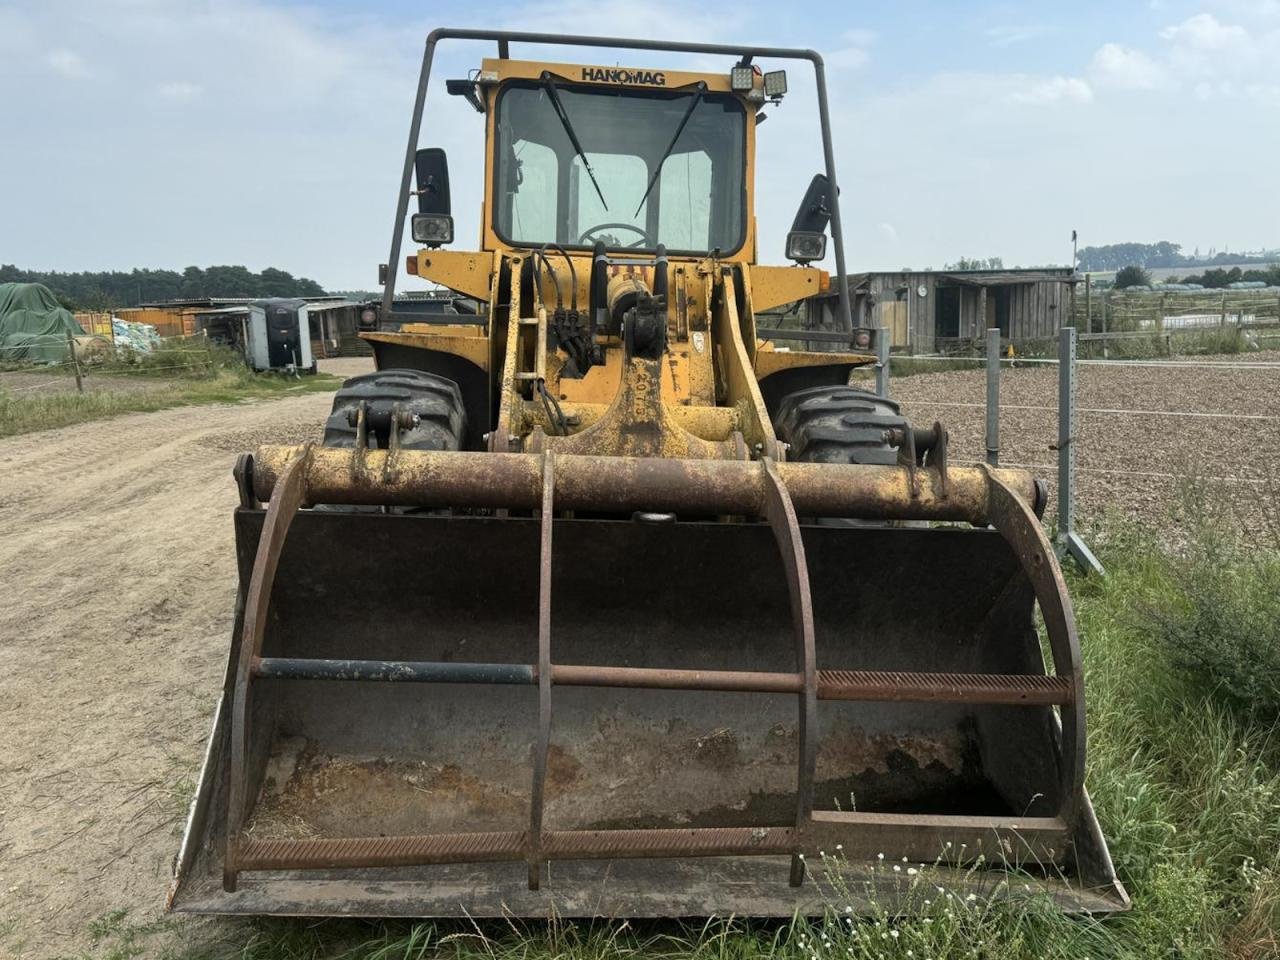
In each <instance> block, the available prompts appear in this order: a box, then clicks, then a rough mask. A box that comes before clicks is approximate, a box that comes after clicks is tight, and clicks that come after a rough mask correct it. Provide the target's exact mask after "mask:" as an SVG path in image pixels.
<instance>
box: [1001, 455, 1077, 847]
mask: <svg viewBox="0 0 1280 960" xmlns="http://www.w3.org/2000/svg"><path fill="white" fill-rule="evenodd" d="M984 469H986V470H989V471H990V472H991V475H992V485H991V525H992V526H994V527H995V528H996V530H997V531H999V533H1000V535H1001V536H1002V537H1004V539H1005V541H1006V542H1007V543H1008V544H1009V546H1010V548H1011V549H1012V550H1013V554H1014V556H1016V557H1017V558H1018V562H1019V564H1020V565H1021V566H1022V569H1023V572H1024V573H1025V574H1026V575H1027V578H1028V579H1029V580H1030V581H1031V588H1032V590H1033V591H1034V592H1035V595H1036V602H1037V603H1038V604H1039V605H1040V615H1041V618H1042V619H1043V620H1044V626H1045V632H1046V633H1047V634H1048V639H1049V651H1050V653H1051V654H1052V656H1053V668H1054V673H1056V674H1057V675H1058V676H1059V677H1063V678H1066V679H1067V680H1069V681H1070V683H1071V701H1070V702H1069V703H1064V704H1062V705H1061V707H1060V708H1059V709H1060V715H1061V723H1062V750H1061V753H1062V760H1061V763H1060V765H1059V776H1060V778H1061V784H1062V790H1061V792H1062V808H1061V810H1060V811H1059V815H1060V816H1061V817H1062V818H1063V819H1064V820H1066V821H1067V822H1068V823H1074V822H1075V819H1074V818H1075V815H1076V812H1077V811H1078V810H1079V809H1080V806H1081V804H1082V803H1083V801H1084V763H1085V737H1084V717H1085V709H1084V674H1083V670H1082V669H1081V666H1080V640H1079V637H1078V636H1077V635H1076V621H1075V611H1074V609H1073V608H1072V605H1071V598H1070V596H1068V594H1067V583H1066V580H1065V579H1064V577H1063V575H1062V567H1060V566H1059V565H1058V560H1057V557H1056V556H1055V555H1054V552H1053V545H1052V544H1050V543H1049V539H1048V537H1046V536H1045V532H1044V528H1043V527H1041V526H1040V523H1039V521H1038V520H1036V517H1035V514H1033V513H1032V512H1031V510H1030V509H1028V507H1027V505H1026V502H1025V501H1023V500H1021V499H1020V498H1019V497H1018V496H1016V495H1015V494H1014V492H1013V491H1012V490H1010V489H1009V488H1008V487H1007V486H1005V485H1004V484H1003V483H1002V482H1001V481H1000V479H999V477H998V476H997V475H996V474H997V473H998V471H996V470H995V469H993V468H991V467H986V468H984Z"/></svg>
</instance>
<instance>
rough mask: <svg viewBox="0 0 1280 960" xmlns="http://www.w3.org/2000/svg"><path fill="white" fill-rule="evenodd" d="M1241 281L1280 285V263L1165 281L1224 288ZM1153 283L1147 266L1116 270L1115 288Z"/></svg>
mask: <svg viewBox="0 0 1280 960" xmlns="http://www.w3.org/2000/svg"><path fill="white" fill-rule="evenodd" d="M1241 281H1244V282H1247V283H1265V284H1266V285H1267V286H1269V287H1280V263H1273V264H1271V265H1270V266H1269V267H1267V268H1266V269H1265V270H1242V269H1241V268H1240V267H1232V268H1231V269H1230V270H1223V269H1221V268H1215V269H1213V270H1206V271H1205V272H1204V273H1192V274H1189V275H1187V276H1185V277H1173V276H1171V277H1168V278H1167V279H1166V280H1165V283H1197V284H1199V285H1200V286H1202V287H1208V288H1211V289H1222V288H1225V287H1227V286H1228V285H1230V284H1233V283H1239V282H1241ZM1150 283H1151V274H1149V273H1148V272H1147V270H1146V268H1145V267H1140V266H1138V265H1137V264H1130V265H1129V266H1127V267H1121V268H1120V269H1119V270H1117V271H1116V279H1115V284H1114V286H1115V288H1116V289H1117V290H1125V289H1127V288H1129V287H1144V286H1148V285H1150Z"/></svg>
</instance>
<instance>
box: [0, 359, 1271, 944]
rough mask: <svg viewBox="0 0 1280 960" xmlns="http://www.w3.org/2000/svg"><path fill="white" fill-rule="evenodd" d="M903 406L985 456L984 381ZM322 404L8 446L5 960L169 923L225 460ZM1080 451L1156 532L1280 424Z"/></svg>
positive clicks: (216, 630)
mask: <svg viewBox="0 0 1280 960" xmlns="http://www.w3.org/2000/svg"><path fill="white" fill-rule="evenodd" d="M1248 359H1250V360H1258V359H1280V358H1277V357H1276V356H1274V355H1272V356H1259V355H1257V354H1254V355H1251V356H1249V357H1248ZM369 365H370V361H368V360H344V361H337V362H335V363H333V364H329V365H326V366H327V369H328V370H329V371H330V372H333V373H337V374H339V375H351V374H352V373H356V372H360V371H363V370H366V369H369ZM1055 376H1056V370H1055V368H1051V367H1036V368H1031V369H1027V370H1015V371H1013V372H1012V373H1010V374H1009V375H1008V376H1007V377H1006V379H1005V388H1004V394H1003V400H1004V403H1005V415H1004V420H1003V431H1004V435H1003V436H1004V441H1003V446H1004V462H1006V463H1025V464H1042V465H1052V464H1053V462H1054V460H1053V454H1052V453H1051V452H1050V451H1049V450H1048V444H1049V443H1050V442H1052V441H1053V440H1054V439H1055V435H1056V434H1055V426H1054V424H1055V420H1054V414H1053V412H1052V411H1051V410H1039V409H1032V410H1020V409H1018V408H1019V407H1021V406H1026V407H1040V406H1049V407H1052V406H1053V404H1054V402H1055V399H1054V398H1055V396H1056V393H1055ZM1278 388H1280V371H1277V370H1275V369H1272V370H1256V369H1235V370H1232V369H1222V370H1204V369H1194V370H1193V369H1190V368H1187V369H1177V370H1169V369H1153V368H1145V367H1127V368H1105V369H1104V368H1097V367H1087V368H1084V373H1083V384H1082V388H1081V392H1080V398H1081V405H1082V406H1084V407H1086V408H1105V409H1115V408H1127V409H1140V410H1147V411H1151V410H1191V411H1199V412H1206V413H1209V412H1230V413H1236V414H1249V415H1252V416H1256V417H1264V418H1265V417H1277V416H1280V400H1278V399H1277V396H1278V395H1280V389H1278ZM893 395H894V396H895V397H897V398H898V399H901V400H903V401H904V405H905V409H906V410H907V412H908V413H909V414H910V415H912V416H913V417H914V418H916V419H917V420H926V419H932V418H934V417H937V418H939V419H942V420H944V422H946V423H947V424H948V425H949V426H950V428H951V431H952V435H953V443H954V446H953V456H954V457H955V458H956V459H957V460H965V459H978V458H980V457H981V454H982V449H983V442H982V436H983V433H982V424H983V412H982V409H981V407H968V406H951V405H949V404H967V403H981V402H982V399H983V396H984V392H983V374H982V373H981V372H974V373H968V372H964V373H954V372H953V373H941V374H930V375H922V376H916V377H905V378H902V379H899V380H897V381H895V382H894V384H893ZM329 402H330V397H329V395H328V394H308V395H301V396H295V397H289V398H286V399H280V400H273V401H269V402H260V403H249V404H240V405H234V406H230V405H223V406H196V407H183V408H178V409H174V410H169V411H162V412H158V413H147V414H133V415H129V416H124V417H118V418H115V419H112V420H108V421H101V422H97V423H90V424H83V425H79V426H75V427H69V428H65V429H61V430H55V431H48V432H44V433H37V434H28V435H24V436H18V437H12V438H8V439H4V440H0V476H3V478H4V480H3V483H2V484H0V524H2V525H3V530H4V534H3V536H0V583H4V584H6V585H7V586H8V591H7V597H6V602H5V603H4V604H3V605H2V606H0V657H2V658H3V659H2V662H3V663H4V664H5V669H4V670H3V671H0V954H4V955H7V956H19V957H52V956H63V955H67V954H75V953H78V952H80V951H83V950H85V949H87V948H88V945H89V939H88V930H89V925H90V923H91V922H92V921H94V920H95V919H96V918H99V917H101V916H103V915H106V914H108V913H110V912H112V911H116V910H120V909H127V910H129V917H130V919H131V920H132V921H135V922H136V921H148V920H154V919H155V918H156V917H158V915H159V910H160V908H161V905H162V901H163V897H164V893H165V888H166V883H167V881H168V876H169V870H170V863H171V860H172V857H173V855H174V852H175V851H176V849H177V844H178V839H179V833H180V829H181V821H182V817H183V815H184V813H185V809H186V804H187V802H188V800H189V798H190V795H191V791H192V789H193V787H194V777H195V775H196V771H197V765H198V763H199V758H200V756H201V752H202V749H203V745H204V740H205V737H206V735H207V732H208V712H209V711H210V710H211V708H212V706H213V697H214V692H215V690H216V688H217V685H218V683H219V678H220V673H221V670H222V668H223V664H224V658H225V654H226V649H227V637H228V631H229V629H230V624H231V614H232V602H233V594H234V582H235V581H234V569H233V563H232V560H233V556H232V530H231V521H230V516H231V511H232V509H233V507H234V504H235V491H234V488H233V484H232V481H231V476H230V470H231V465H232V462H233V459H234V456H235V454H236V453H237V452H239V451H241V450H246V449H252V448H253V447H254V446H256V445H257V444H258V443H259V442H263V441H267V440H269V439H284V440H286V441H300V440H304V439H308V438H318V433H319V424H320V423H321V421H322V419H323V417H324V415H325V413H326V412H327V410H328V407H329ZM944 404H948V405H944ZM1079 449H1080V462H1081V466H1082V467H1083V468H1084V471H1083V472H1082V475H1081V495H1082V507H1081V509H1082V512H1084V513H1085V514H1092V515H1095V516H1096V515H1098V514H1099V513H1100V512H1101V511H1102V509H1103V506H1104V505H1105V504H1106V503H1115V504H1116V505H1117V506H1119V507H1120V508H1121V509H1122V510H1124V511H1126V512H1130V513H1133V514H1135V515H1138V516H1142V517H1149V518H1152V519H1160V518H1163V517H1164V516H1165V512H1166V509H1167V505H1168V503H1169V501H1170V496H1171V492H1172V490H1173V481H1172V480H1171V479H1170V477H1169V476H1168V475H1170V474H1176V473H1183V472H1185V470H1186V465H1187V464H1188V463H1195V462H1199V463H1202V464H1203V465H1204V466H1205V469H1206V472H1208V473H1211V474H1212V475H1222V476H1230V477H1234V478H1237V481H1238V480H1239V479H1241V478H1243V479H1250V480H1261V479H1262V478H1263V477H1265V467H1264V466H1263V461H1264V460H1265V459H1266V457H1265V456H1263V455H1262V454H1265V453H1266V452H1267V451H1274V450H1276V449H1280V421H1277V420H1274V419H1271V420H1269V419H1257V420H1227V419H1217V418H1208V417H1202V418H1184V417H1178V418H1174V417H1161V416H1158V415H1153V414H1142V415H1129V414H1126V415H1124V416H1119V415H1103V414H1098V415H1092V416H1086V417H1085V418H1083V419H1082V426H1081V433H1080V448H1079ZM1094 471H1098V472H1094ZM1109 471H1116V472H1109ZM1041 472H1042V473H1043V474H1045V475H1051V471H1049V470H1043V471H1041ZM1133 474H1144V475H1142V476H1135V475H1133ZM1236 486H1237V487H1238V488H1239V489H1240V490H1241V491H1242V494H1245V493H1247V491H1249V490H1250V489H1253V486H1252V485H1250V484H1247V483H1239V482H1236ZM1241 500H1242V502H1247V498H1246V497H1245V496H1242V497H1241Z"/></svg>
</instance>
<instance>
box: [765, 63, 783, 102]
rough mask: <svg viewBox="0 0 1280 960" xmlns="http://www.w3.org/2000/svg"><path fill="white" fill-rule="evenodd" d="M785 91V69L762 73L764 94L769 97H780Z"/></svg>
mask: <svg viewBox="0 0 1280 960" xmlns="http://www.w3.org/2000/svg"><path fill="white" fill-rule="evenodd" d="M786 92H787V71H785V70H772V71H770V72H769V73H766V74H765V75H764V95H765V96H766V97H769V98H770V99H776V98H779V97H781V96H782V95H783V94H784V93H786Z"/></svg>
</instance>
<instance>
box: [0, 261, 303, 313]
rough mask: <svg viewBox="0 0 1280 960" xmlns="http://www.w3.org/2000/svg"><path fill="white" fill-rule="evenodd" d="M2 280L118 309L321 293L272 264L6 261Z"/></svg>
mask: <svg viewBox="0 0 1280 960" xmlns="http://www.w3.org/2000/svg"><path fill="white" fill-rule="evenodd" d="M0 283H42V284H44V285H45V286H46V287H48V288H49V289H50V290H52V291H53V294H54V296H56V297H57V298H58V301H59V302H60V303H61V304H62V305H63V306H64V307H66V308H67V309H68V310H116V309H119V308H121V307H136V306H138V305H139V304H142V303H155V302H158V301H163V300H196V299H200V298H203V297H215V298H216V297H321V296H324V295H325V292H324V288H323V287H321V286H320V284H318V283H316V282H315V281H314V280H308V279H307V278H306V277H295V276H294V275H293V274H291V273H289V272H288V271H285V270H277V269H275V268H274V267H267V268H266V269H264V270H263V271H262V272H261V273H254V272H253V271H252V270H249V269H248V268H246V267H241V266H214V267H205V268H203V269H201V268H200V267H187V268H186V269H185V270H183V271H182V272H181V273H179V272H178V271H176V270H138V269H134V270H130V271H127V272H126V271H123V270H108V271H99V272H93V271H84V272H80V273H61V272H59V271H56V270H54V271H43V270H20V269H18V268H17V267H16V266H14V265H13V264H0Z"/></svg>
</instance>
